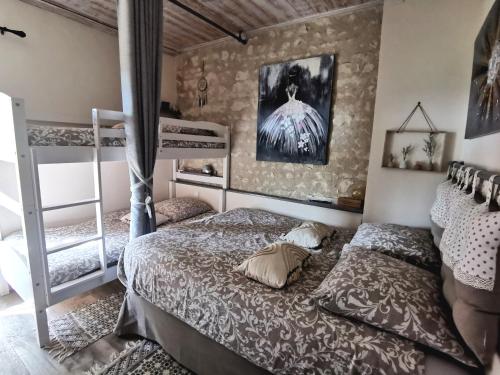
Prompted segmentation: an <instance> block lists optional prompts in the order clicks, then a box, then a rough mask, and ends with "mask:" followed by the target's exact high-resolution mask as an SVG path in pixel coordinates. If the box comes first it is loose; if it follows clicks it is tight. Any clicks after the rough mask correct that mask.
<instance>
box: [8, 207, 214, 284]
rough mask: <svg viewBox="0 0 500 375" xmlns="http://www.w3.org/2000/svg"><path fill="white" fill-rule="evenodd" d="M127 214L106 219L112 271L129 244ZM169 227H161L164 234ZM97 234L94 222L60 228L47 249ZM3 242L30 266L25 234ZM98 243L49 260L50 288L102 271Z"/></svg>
mask: <svg viewBox="0 0 500 375" xmlns="http://www.w3.org/2000/svg"><path fill="white" fill-rule="evenodd" d="M126 213H128V210H119V211H114V212H111V213H108V214H106V215H104V227H105V233H106V237H105V243H106V255H107V264H108V267H113V266H115V265H116V264H117V263H118V258H119V257H120V254H121V253H122V251H123V249H124V248H125V245H126V244H127V243H128V240H129V225H128V224H126V223H124V222H122V221H121V220H120V218H121V217H122V216H123V215H125V214H126ZM213 214H214V212H208V213H206V214H202V215H199V216H196V217H194V218H191V219H188V220H186V222H196V220H199V219H201V218H204V217H207V216H211V215H213ZM169 225H176V224H166V225H162V226H160V227H158V230H159V231H161V230H163V229H164V228H165V227H167V226H169ZM95 233H96V221H95V219H92V220H87V221H84V222H82V223H78V224H74V225H67V226H61V227H53V228H46V230H45V235H46V243H47V248H50V247H51V246H55V245H61V244H69V243H73V242H76V241H79V240H83V239H85V238H89V237H91V236H93V235H95ZM4 242H5V243H6V244H7V245H8V246H9V247H10V248H11V249H13V250H14V251H15V252H16V253H17V254H18V255H19V256H20V257H22V258H23V261H24V263H25V264H27V256H28V251H27V248H26V245H25V244H26V242H25V241H24V236H23V233H22V232H16V233H13V234H11V235H9V236H7V237H6V238H5V239H4ZM98 244H99V243H98V242H97V241H95V242H89V243H86V244H83V245H80V246H77V247H74V248H70V249H67V250H63V251H60V252H57V253H54V254H50V255H49V256H48V267H49V274H50V283H51V286H52V287H54V286H58V285H61V284H63V283H65V282H68V281H73V280H76V279H78V278H80V277H82V276H85V275H88V274H90V273H92V272H94V271H97V270H98V269H100V259H99V247H98V246H99V245H98Z"/></svg>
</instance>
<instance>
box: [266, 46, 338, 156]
mask: <svg viewBox="0 0 500 375" xmlns="http://www.w3.org/2000/svg"><path fill="white" fill-rule="evenodd" d="M333 64H334V56H332V55H322V56H316V57H310V58H306V59H301V60H294V61H288V62H283V63H277V64H270V65H264V66H262V67H261V69H260V76H259V112H258V119H257V160H261V161H279V162H288V163H304V164H326V163H327V160H328V159H327V146H328V134H329V127H330V109H331V101H332V82H333Z"/></svg>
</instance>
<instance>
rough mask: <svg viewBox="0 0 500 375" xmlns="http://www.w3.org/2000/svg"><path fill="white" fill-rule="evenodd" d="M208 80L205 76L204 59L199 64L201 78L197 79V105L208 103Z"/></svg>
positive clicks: (201, 105)
mask: <svg viewBox="0 0 500 375" xmlns="http://www.w3.org/2000/svg"><path fill="white" fill-rule="evenodd" d="M207 91H208V82H207V79H206V78H205V61H203V62H202V64H201V78H200V79H199V80H198V106H199V107H200V108H201V107H203V106H204V105H206V104H207V103H208V99H207Z"/></svg>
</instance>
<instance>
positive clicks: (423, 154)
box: [382, 102, 450, 172]
mask: <svg viewBox="0 0 500 375" xmlns="http://www.w3.org/2000/svg"><path fill="white" fill-rule="evenodd" d="M418 110H420V112H421V113H422V115H423V117H424V120H425V122H426V124H427V126H428V127H429V130H407V129H406V128H407V126H408V124H409V123H410V121H411V119H412V118H413V115H414V114H415V113H416V112H417V111H418ZM449 134H450V133H447V132H441V131H439V130H437V128H436V126H435V125H434V123H433V122H432V120H431V118H430V117H429V115H428V114H427V112H426V111H425V109H424V107H422V104H421V103H420V102H418V103H417V105H416V106H415V108H413V110H412V111H411V113H410V115H409V116H408V117H407V118H406V120H405V121H404V122H403V124H402V125H401V126H400V127H399V128H398V129H397V130H388V131H387V132H386V136H385V144H384V155H383V160H382V167H384V168H397V169H407V170H414V171H430V172H442V171H443V170H444V169H445V168H446V167H447V165H448V160H447V159H449V150H448V147H447V146H448V143H449V142H448V141H447V139H448V135H449Z"/></svg>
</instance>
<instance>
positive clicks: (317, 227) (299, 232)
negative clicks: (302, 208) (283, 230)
mask: <svg viewBox="0 0 500 375" xmlns="http://www.w3.org/2000/svg"><path fill="white" fill-rule="evenodd" d="M333 232H334V230H333V229H332V228H330V227H329V226H327V225H325V224H321V223H316V222H314V221H304V222H303V223H302V224H300V225H299V226H298V227H296V228H293V229H292V230H291V231H290V232H288V233H287V234H286V235H285V236H283V237H282V239H283V240H284V241H286V242H291V243H293V244H295V245H297V246H302V247H307V248H309V249H315V248H318V247H319V246H321V242H323V240H324V239H325V238H326V237H331V236H332V234H333Z"/></svg>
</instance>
